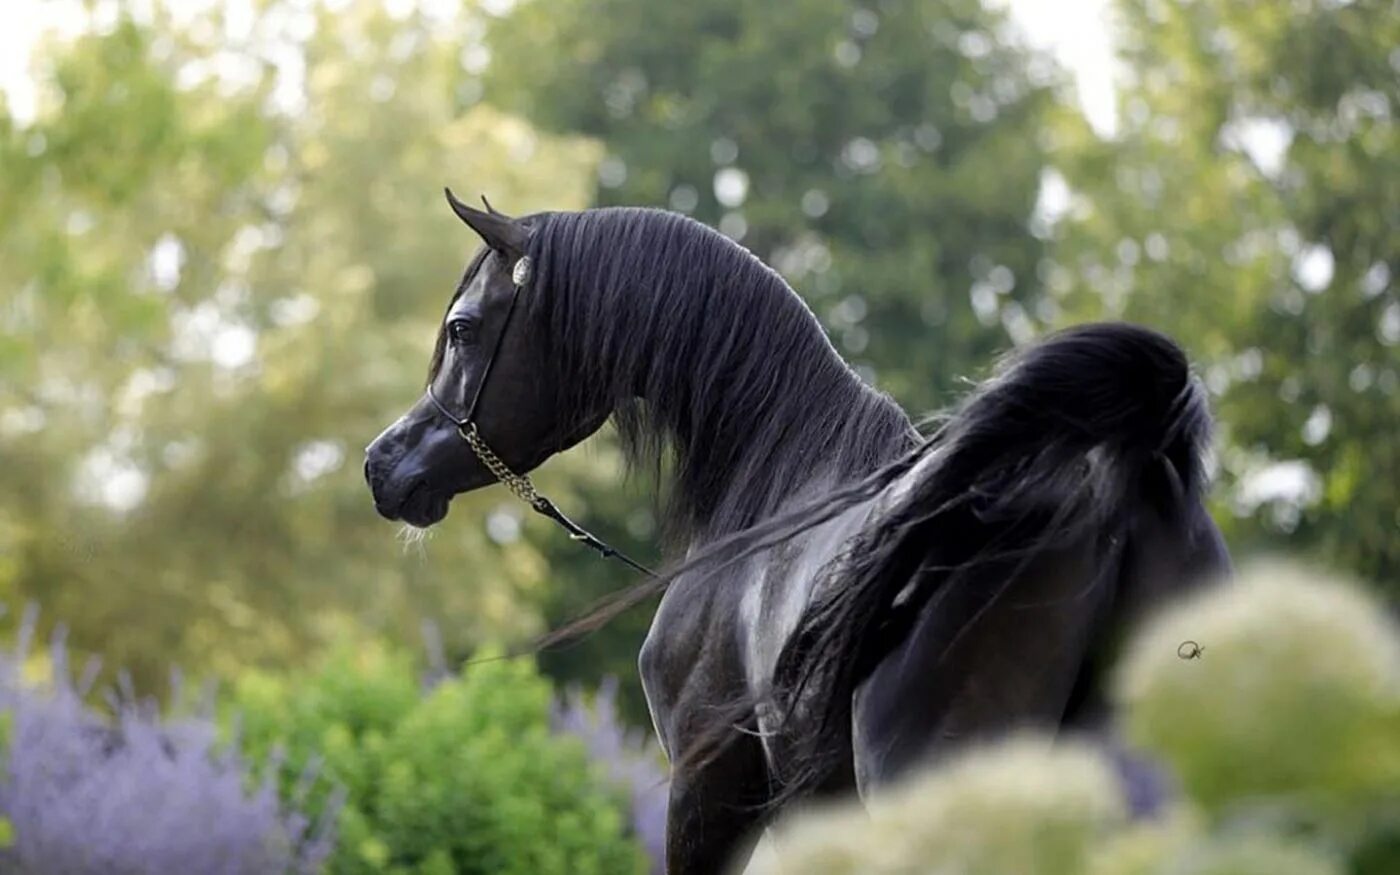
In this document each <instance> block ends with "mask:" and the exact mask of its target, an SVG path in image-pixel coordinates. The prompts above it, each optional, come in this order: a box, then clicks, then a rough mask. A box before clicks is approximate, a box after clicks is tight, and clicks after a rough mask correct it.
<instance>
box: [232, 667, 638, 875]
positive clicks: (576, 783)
mask: <svg viewBox="0 0 1400 875" xmlns="http://www.w3.org/2000/svg"><path fill="white" fill-rule="evenodd" d="M233 699H234V703H235V706H236V708H237V711H238V717H237V725H238V728H239V743H240V744H241V745H242V747H243V749H244V750H245V751H246V752H248V753H249V754H250V755H251V756H253V757H254V758H255V759H258V760H260V761H264V762H271V763H273V764H275V765H276V766H277V767H278V768H279V769H280V772H281V780H282V788H283V793H284V795H285V796H287V797H288V798H297V797H299V796H300V795H302V794H303V793H308V792H309V794H310V797H311V798H310V800H309V801H308V807H309V808H310V810H312V811H317V810H319V806H320V805H324V804H325V802H326V800H327V799H328V798H329V795H330V794H331V793H332V792H334V790H333V789H332V788H331V786H330V784H329V783H328V782H318V784H317V785H316V786H314V787H311V788H306V787H302V786H299V785H300V784H301V783H302V781H301V778H300V776H301V774H302V772H303V770H304V769H305V768H306V767H307V766H308V764H314V763H315V762H316V761H317V760H318V759H319V760H321V761H322V762H321V771H322V773H323V774H325V775H326V776H328V778H329V779H330V780H331V781H334V782H335V783H336V784H337V785H339V786H340V788H342V792H343V793H344V795H345V804H344V807H343V810H342V812H341V815H340V818H339V821H338V824H337V825H338V828H339V840H338V842H337V847H336V852H335V854H334V855H333V856H332V858H331V861H330V863H329V866H328V871H329V872H332V873H371V872H373V873H380V872H390V873H405V875H406V873H423V875H451V873H462V875H471V873H483V875H484V873H490V875H514V873H519V875H527V873H528V875H551V873H561V875H562V873H570V875H572V873H582V875H587V873H598V875H613V873H629V872H630V873H641V872H643V871H645V868H646V864H645V860H644V857H643V854H642V852H641V850H640V848H639V846H638V845H637V844H636V842H634V841H633V840H632V839H631V838H630V836H629V835H628V816H627V813H626V812H627V803H626V801H625V799H624V798H623V797H622V795H621V793H620V792H619V791H618V789H617V788H615V787H613V786H611V785H610V784H609V783H608V782H607V781H606V780H605V779H604V778H603V777H602V776H601V775H600V774H598V773H597V772H596V770H595V769H594V767H593V766H591V765H590V763H589V762H588V760H587V757H586V755H585V753H584V750H583V746H582V744H581V743H580V742H578V741H577V740H576V739H572V738H569V737H562V736H558V735H554V734H552V733H551V732H550V725H549V717H550V704H551V701H552V696H551V690H550V687H549V684H548V682H547V681H545V680H544V679H542V678H541V677H540V676H539V675H538V674H537V672H536V670H535V667H534V665H533V664H532V663H529V662H527V661H524V660H499V661H491V662H483V663H479V664H477V665H474V666H471V667H469V668H468V669H466V670H465V671H464V672H463V674H462V675H461V676H457V677H450V678H448V679H446V680H445V681H443V682H441V683H439V684H437V685H436V686H434V687H433V688H432V689H431V690H428V691H426V693H425V692H424V691H423V689H422V687H421V685H420V683H419V681H418V678H417V675H416V673H415V666H414V663H413V661H412V660H410V659H408V658H407V657H406V656H404V655H403V654H398V653H392V652H387V651H384V650H382V649H377V648H368V649H366V648H359V649H357V650H356V651H355V652H353V653H351V652H349V651H343V652H342V653H341V654H340V655H338V656H337V657H335V658H333V659H331V660H329V661H328V662H327V663H326V664H325V666H324V667H323V668H321V670H320V671H318V672H317V673H315V674H314V675H311V676H309V677H304V678H279V677H273V676H269V675H250V676H248V677H246V678H244V679H242V680H241V681H240V682H239V684H238V685H237V687H236V689H235V692H234V696H233Z"/></svg>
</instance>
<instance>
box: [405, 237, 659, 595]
mask: <svg viewBox="0 0 1400 875" xmlns="http://www.w3.org/2000/svg"><path fill="white" fill-rule="evenodd" d="M532 273H533V264H532V262H531V261H530V256H528V255H522V256H520V259H519V260H518V261H516V262H515V267H513V268H511V272H510V279H511V282H512V283H514V286H515V287H514V288H513V289H512V290H511V293H510V306H509V307H508V308H507V309H506V318H505V321H504V322H502V323H501V330H500V333H498V334H497V335H496V342H495V343H494V344H492V346H491V355H490V356H489V357H488V358H487V359H486V366H485V367H484V368H482V371H481V379H480V380H479V381H478V382H477V384H476V391H474V392H473V393H472V400H471V403H470V404H468V405H467V415H466V416H464V417H462V418H461V419H458V418H457V417H455V416H453V415H452V411H450V410H448V409H447V405H445V404H443V403H442V401H441V400H439V399H438V397H437V394H436V393H435V392H433V384H432V383H431V382H429V383H428V400H430V401H432V402H433V406H434V407H436V408H437V409H438V412H439V413H441V414H442V415H443V417H444V418H446V419H447V420H448V421H449V422H451V423H452V424H453V425H455V426H457V434H459V435H461V437H462V440H464V441H466V442H467V446H468V447H471V451H472V453H473V454H475V455H476V457H477V459H478V460H480V462H481V464H483V465H485V466H486V469H487V470H488V471H490V472H491V475H492V476H493V477H495V478H496V479H497V480H499V481H500V482H501V483H502V484H503V485H504V486H505V487H506V488H507V489H509V490H510V492H511V494H512V495H514V496H515V497H516V498H518V499H520V500H521V501H523V502H525V503H526V504H528V505H530V507H531V508H532V509H533V510H534V511H535V512H536V513H538V514H540V515H542V516H546V517H548V518H549V519H551V520H553V521H554V522H555V523H557V524H558V525H559V526H560V527H561V528H563V529H564V531H565V532H568V534H569V537H570V538H572V539H573V540H575V541H578V542H579V543H580V544H583V545H584V546H586V547H591V548H592V549H594V550H597V551H598V553H599V555H601V556H602V557H603V558H604V559H610V558H611V559H617V560H618V561H620V562H623V563H625V564H626V565H629V566H631V567H632V568H633V569H635V570H637V571H640V572H641V573H643V574H645V575H647V576H649V577H655V576H656V572H654V571H652V570H651V569H649V568H647V567H646V566H645V565H642V564H641V563H640V562H637V561H636V560H634V559H632V558H630V557H629V556H628V555H627V554H625V553H623V552H621V551H620V550H618V549H616V548H614V547H612V546H610V545H609V544H608V543H607V542H605V541H603V540H602V539H601V538H599V537H597V536H596V535H594V534H593V533H592V532H590V531H588V530H587V529H585V528H584V527H583V526H581V525H579V524H578V523H576V522H574V521H573V520H571V519H569V518H568V517H567V516H565V515H564V512H563V511H561V510H560V509H559V508H558V507H556V506H555V504H554V502H552V501H550V500H549V499H548V498H546V497H545V496H543V495H541V494H540V492H539V491H538V490H537V489H535V484H534V483H533V482H532V481H531V480H530V475H528V474H517V473H515V472H514V471H512V470H511V468H510V466H509V465H507V464H506V463H505V461H504V460H503V459H502V458H501V457H500V456H498V455H496V453H495V451H494V450H492V449H491V447H490V446H489V445H487V443H486V439H485V438H483V437H482V436H481V432H480V431H479V430H478V429H477V427H476V409H477V406H478V405H479V404H480V403H481V392H482V390H483V389H485V388H486V381H487V380H488V379H489V378H490V377H491V368H492V366H494V365H495V364H496V356H497V355H499V354H500V352H501V341H503V340H505V336H506V330H507V329H508V328H510V318H511V316H513V315H514V314H515V305H516V304H517V303H518V302H519V301H520V292H521V291H522V290H523V289H524V288H525V287H526V286H527V285H528V284H529V282H530V279H531V276H532Z"/></svg>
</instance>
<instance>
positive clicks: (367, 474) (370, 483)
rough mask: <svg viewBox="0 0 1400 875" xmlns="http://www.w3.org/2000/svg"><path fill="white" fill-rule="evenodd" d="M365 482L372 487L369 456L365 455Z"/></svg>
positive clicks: (372, 479)
mask: <svg viewBox="0 0 1400 875" xmlns="http://www.w3.org/2000/svg"><path fill="white" fill-rule="evenodd" d="M365 482H366V483H368V484H369V486H370V488H371V489H373V488H374V475H373V474H371V473H370V470H369V456H365Z"/></svg>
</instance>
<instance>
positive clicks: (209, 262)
mask: <svg viewBox="0 0 1400 875" xmlns="http://www.w3.org/2000/svg"><path fill="white" fill-rule="evenodd" d="M175 8H176V7H175V5H173V4H172V5H169V6H167V5H164V4H157V5H156V7H155V11H154V13H153V14H152V15H150V16H148V17H143V18H138V17H136V14H135V13H131V14H126V13H123V14H122V15H120V16H118V18H117V19H116V20H115V21H114V22H109V23H104V22H102V21H100V20H97V19H94V20H93V21H92V22H91V27H89V28H88V30H87V32H86V33H85V34H84V35H82V36H81V37H79V38H77V39H76V40H74V41H72V42H60V43H53V44H50V45H48V46H47V47H46V48H44V49H43V50H42V51H41V52H40V58H41V59H42V60H43V63H44V65H45V66H43V67H42V68H41V69H40V70H39V71H38V72H39V76H40V83H41V86H42V88H43V95H44V101H43V103H42V104H41V110H40V112H39V114H38V116H37V117H36V118H35V119H34V120H33V121H32V122H29V123H26V124H23V125H21V124H19V123H17V122H15V121H14V120H13V119H12V118H11V117H10V116H9V115H8V114H5V113H0V287H3V288H4V289H5V295H4V298H3V305H0V325H3V329H4V330H3V331H0V370H2V371H3V374H4V379H3V382H2V383H0V457H3V458H4V459H5V460H6V464H5V465H4V466H0V495H2V496H3V500H0V597H3V598H5V599H7V600H11V599H35V600H37V601H39V602H41V603H42V604H43V605H44V606H45V607H46V611H45V614H46V615H48V616H63V617H64V618H65V619H66V620H67V621H68V622H69V623H70V624H71V632H72V642H73V644H74V646H75V647H76V648H78V649H80V650H85V651H89V652H91V651H99V652H101V653H102V654H103V655H104V657H105V658H106V659H107V661H108V665H111V666H124V667H128V668H130V669H131V670H132V671H133V672H134V673H135V674H136V675H137V678H138V682H140V683H141V684H142V685H143V686H149V685H150V683H151V682H152V681H154V680H156V679H159V678H161V677H163V676H164V673H165V672H166V671H167V670H168V666H169V665H171V664H172V663H177V664H183V665H184V666H185V667H186V668H188V669H192V670H196V671H201V672H202V671H210V670H212V671H215V672H217V673H219V674H224V675H227V674H231V673H233V672H235V671H237V670H238V669H239V668H240V667H242V666H244V665H247V664H249V663H264V664H281V663H285V662H287V661H289V660H295V659H298V658H300V657H302V656H304V655H305V654H306V653H307V652H308V651H309V650H310V649H314V648H315V647H317V646H318V645H319V643H320V642H322V641H324V640H326V639H327V638H328V636H330V635H331V634H332V633H333V632H334V631H336V630H338V629H342V627H346V626H349V627H353V628H359V629H369V630H374V631H376V632H380V633H383V634H385V635H388V636H389V637H391V638H393V639H395V640H398V641H404V640H410V641H412V640H415V639H416V638H417V635H418V630H419V625H420V623H421V622H422V621H423V620H424V619H435V620H442V619H443V618H451V621H452V622H451V623H450V624H446V623H445V624H443V627H442V628H443V633H444V636H445V637H446V639H447V641H446V643H447V646H448V647H449V648H451V649H453V650H462V649H465V648H466V647H467V646H468V645H469V644H470V643H472V642H478V641H480V640H482V639H486V638H491V639H501V638H509V637H512V636H519V635H521V634H525V633H529V632H532V631H538V629H539V620H538V617H537V615H536V614H535V612H534V611H533V610H532V609H531V607H530V606H531V602H530V600H529V599H528V598H526V596H527V595H530V591H531V590H534V589H538V588H540V587H543V586H546V585H548V584H547V581H548V580H549V575H547V574H546V573H545V565H544V561H543V559H542V557H541V555H540V553H539V552H538V550H536V549H535V548H534V547H532V546H531V545H530V543H529V542H528V541H527V540H525V539H522V538H521V537H520V536H519V532H517V531H514V530H507V531H504V532H502V531H499V530H500V529H501V527H500V526H497V527H496V528H497V530H498V531H496V537H495V539H493V538H492V537H490V536H489V533H488V526H487V525H486V523H485V521H486V520H487V519H489V518H490V516H491V511H492V509H493V508H494V507H496V506H497V505H498V504H499V503H500V502H501V501H502V497H501V496H500V495H499V494H497V493H494V492H485V493H481V494H479V495H476V496H472V497H471V498H469V499H465V500H464V502H462V503H465V504H467V505H468V507H466V508H459V510H458V517H459V518H461V517H466V518H468V519H469V520H470V523H468V524H466V525H459V526H455V527H453V529H452V532H451V535H450V536H445V537H440V538H438V539H437V540H435V541H434V542H433V543H432V544H431V549H430V550H418V551H411V550H407V549H400V548H399V546H398V545H396V544H395V542H394V528H393V527H392V526H390V525H388V524H386V523H384V522H383V521H382V520H379V519H378V518H377V517H376V516H375V514H374V512H373V509H372V507H371V505H370V502H369V500H368V496H367V493H366V491H365V488H364V484H363V481H362V477H361V474H360V466H359V454H360V448H361V447H362V446H363V445H364V444H365V443H367V442H368V441H369V440H370V439H371V438H372V437H373V436H374V435H375V434H376V433H377V432H378V431H379V429H381V428H382V427H383V426H384V425H386V424H387V423H388V422H390V421H392V420H393V419H394V418H395V417H396V416H398V415H399V413H401V412H402V411H403V410H404V409H405V408H406V407H407V405H408V404H409V403H411V402H412V400H413V398H414V396H415V395H416V393H417V392H418V391H420V389H421V385H422V376H423V369H424V368H425V367H426V363H427V359H428V354H429V351H430V347H431V342H432V337H433V333H434V331H435V330H436V323H437V321H438V320H439V319H440V317H441V312H442V308H443V306H444V305H445V303H446V301H447V299H448V297H449V295H450V294H451V290H452V288H453V287H454V285H455V283H456V280H457V278H458V276H459V274H460V271H461V269H462V266H463V265H464V264H465V262H466V260H467V258H468V256H469V254H470V251H471V249H472V248H473V247H474V246H475V240H474V239H473V238H472V237H471V236H470V235H469V234H468V232H466V231H465V229H463V228H461V227H460V224H459V223H458V222H457V221H456V220H455V219H454V218H453V217H452V216H451V214H450V212H449V211H448V210H447V208H446V207H445V206H443V205H442V203H441V199H440V198H441V195H440V190H441V186H442V185H443V184H444V183H446V182H452V183H456V184H458V185H461V186H463V187H466V188H468V190H470V189H471V188H472V187H476V188H487V187H489V190H490V191H491V192H492V193H494V194H497V195H498V196H499V198H500V200H501V201H503V202H505V203H508V204H510V205H511V206H512V207H513V208H517V209H532V208H541V207H544V206H551V207H579V206H582V205H583V204H584V203H585V200H586V195H587V188H586V186H587V180H589V179H591V172H592V167H593V166H594V164H595V163H596V161H597V158H598V151H597V148H596V147H595V146H593V145H591V144H589V143H588V142H586V141H583V140H580V139H576V138H575V139H568V138H551V137H546V136H542V135H539V134H537V133H536V132H535V131H533V130H532V129H531V128H530V127H529V126H528V125H527V124H525V123H523V122H521V121H519V120H517V119H514V118H510V117H508V116H504V115H502V114H501V113H499V112H496V111H494V110H492V109H490V108H489V107H486V106H483V105H479V104H477V102H476V101H475V98H474V97H473V95H472V91H471V82H470V80H469V78H464V76H463V74H462V72H461V71H462V65H463V61H462V56H463V55H464V54H466V53H469V50H470V49H471V47H472V46H473V45H474V38H473V36H472V33H474V32H475V31H474V27H475V25H474V24H473V23H474V22H477V21H479V19H478V16H477V14H476V13H475V12H474V11H473V10H465V11H463V14H461V15H453V16H449V17H448V18H447V19H445V20H444V19H441V18H435V17H432V16H430V15H429V14H428V13H426V12H418V11H412V12H410V13H408V14H406V15H398V16H397V17H396V16H395V15H390V14H389V13H388V12H386V11H385V10H384V9H383V8H382V7H380V5H379V4H377V3H372V2H358V3H352V4H349V5H348V6H345V7H343V8H339V9H337V10H335V11H330V10H327V9H325V8H322V7H314V8H313V9H312V10H310V11H308V10H306V9H304V8H303V7H302V5H301V4H298V3H280V2H269V3H263V4H260V5H259V6H258V7H256V14H255V16H254V17H253V19H252V20H251V21H243V22H238V21H234V20H233V19H232V16H226V15H224V14H223V13H221V12H219V11H217V10H216V11H214V12H209V13H202V14H195V15H193V16H192V17H191V16H190V15H188V14H186V13H181V14H180V15H177V14H176V13H175V12H174V11H172V10H174V9H175ZM476 29H479V28H476ZM303 62H304V63H303ZM506 528H507V529H509V527H506ZM542 528H543V527H542ZM550 534H552V532H551V533H550ZM468 559H470V561H468ZM464 569H469V570H468V571H464ZM530 598H533V595H530Z"/></svg>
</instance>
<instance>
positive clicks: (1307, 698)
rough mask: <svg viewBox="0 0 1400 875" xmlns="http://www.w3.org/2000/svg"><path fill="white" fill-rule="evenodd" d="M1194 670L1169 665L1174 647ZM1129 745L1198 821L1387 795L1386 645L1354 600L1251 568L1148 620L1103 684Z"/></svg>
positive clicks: (1394, 766) (1397, 695)
mask: <svg viewBox="0 0 1400 875" xmlns="http://www.w3.org/2000/svg"><path fill="white" fill-rule="evenodd" d="M1188 639H1189V640H1193V641H1196V642H1199V643H1200V644H1201V645H1202V646H1204V648H1205V649H1204V651H1202V653H1201V656H1200V657H1199V658H1197V659H1191V660H1183V659H1181V658H1180V657H1179V656H1178V654H1177V649H1178V647H1180V646H1181V642H1183V641H1185V640H1188ZM1116 688H1117V694H1118V698H1119V700H1120V703H1121V704H1122V705H1123V713H1124V714H1125V715H1126V717H1127V719H1126V721H1125V729H1126V731H1127V734H1128V737H1129V739H1130V740H1131V741H1132V742H1134V743H1135V744H1137V745H1139V746H1140V747H1142V748H1145V749H1147V750H1151V751H1152V752H1154V753H1155V754H1156V755H1158V756H1159V757H1161V758H1162V759H1163V760H1165V761H1166V762H1167V763H1168V764H1169V765H1170V766H1171V767H1172V769H1173V770H1174V771H1175V773H1176V775H1177V777H1178V778H1180V780H1181V781H1182V783H1183V784H1184V788H1185V790H1186V792H1187V795H1189V796H1190V797H1191V799H1192V800H1193V801H1195V802H1196V803H1198V804H1200V805H1202V806H1205V807H1207V808H1210V809H1218V808H1222V807H1225V806H1231V805H1235V804H1238V803H1239V802H1241V801H1246V800H1249V799H1252V798H1257V797H1271V798H1273V799H1275V800H1277V801H1279V802H1286V803H1289V804H1292V803H1296V804H1298V805H1306V806H1310V807H1322V808H1335V807H1338V806H1341V807H1354V806H1367V805H1369V804H1371V803H1372V802H1373V801H1375V800H1376V799H1377V798H1378V797H1379V796H1383V795H1385V794H1387V793H1390V794H1394V793H1395V792H1396V789H1397V788H1400V636H1397V635H1396V632H1395V629H1394V627H1393V626H1392V624H1391V623H1390V621H1389V619H1388V618H1387V616H1386V614H1385V612H1384V611H1383V610H1382V609H1381V607H1380V606H1379V605H1378V604H1376V602H1375V601H1374V600H1373V599H1372V598H1371V597H1370V596H1368V595H1367V594H1366V593H1365V592H1364V591H1362V590H1360V589H1358V588H1355V587H1351V586H1347V585H1345V584H1342V583H1340V582H1337V581H1332V580H1326V579H1321V578H1319V577H1318V576H1317V575H1313V574H1309V573H1307V572H1305V571H1301V570H1299V569H1292V568H1285V567H1282V566H1276V565H1265V566H1260V567H1257V568H1255V569H1252V570H1251V572H1250V573H1248V574H1246V575H1244V576H1243V577H1241V578H1240V580H1239V581H1238V582H1237V583H1236V584H1235V585H1234V586H1231V587H1228V588H1225V589H1222V590H1218V591H1215V592H1210V593H1205V594H1202V596H1200V597H1197V598H1194V599H1191V600H1189V601H1186V602H1184V603H1182V604H1181V605H1179V606H1177V607H1175V608H1174V609H1172V610H1170V611H1169V612H1167V613H1166V614H1165V615H1164V616H1162V617H1160V618H1158V620H1157V622H1155V623H1154V624H1153V625H1152V626H1151V628H1149V629H1147V630H1145V632H1144V634H1143V635H1141V636H1139V637H1138V638H1137V640H1136V641H1135V642H1134V644H1133V645H1132V647H1131V649H1130V651H1129V653H1128V654H1127V656H1126V658H1125V660H1124V663H1123V665H1122V667H1121V670H1120V671H1119V673H1118V679H1117V684H1116Z"/></svg>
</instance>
